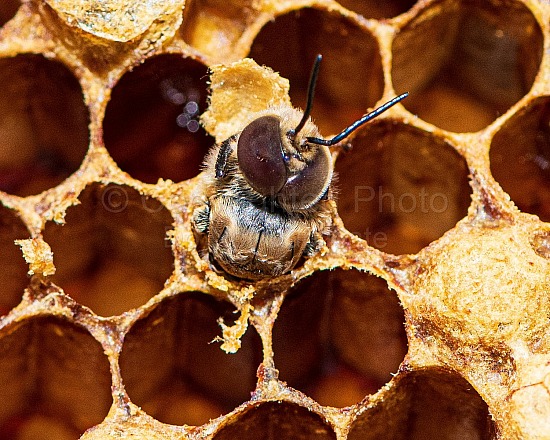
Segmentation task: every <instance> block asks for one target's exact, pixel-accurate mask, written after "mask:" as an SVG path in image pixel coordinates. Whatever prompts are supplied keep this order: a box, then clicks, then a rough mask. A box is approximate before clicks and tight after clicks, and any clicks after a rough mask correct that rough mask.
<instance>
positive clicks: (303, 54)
mask: <svg viewBox="0 0 550 440" xmlns="http://www.w3.org/2000/svg"><path fill="white" fill-rule="evenodd" d="M317 54H321V55H323V62H322V63H321V70H320V73H319V77H318V80H317V88H316V92H315V103H314V105H313V111H312V116H313V119H314V120H315V122H316V124H318V126H319V128H320V129H321V133H322V134H323V135H325V136H326V135H328V134H331V133H339V132H340V131H341V130H342V129H343V128H344V127H345V126H347V125H349V124H350V123H352V122H353V121H355V120H357V119H359V118H360V117H361V116H362V115H363V114H364V113H365V111H366V109H367V108H369V107H372V106H373V105H374V104H375V103H376V102H377V101H378V100H379V99H380V98H381V97H382V91H383V89H384V78H383V72H382V62H381V58H380V53H379V47H378V43H377V41H376V40H375V38H374V37H373V35H372V34H371V33H370V32H369V31H368V30H367V29H366V28H364V27H362V26H360V25H359V24H358V23H357V22H355V21H354V20H353V19H351V18H347V17H343V16H342V15H340V14H336V13H331V12H328V11H324V10H318V9H310V8H305V9H301V10H298V11H294V12H290V13H287V14H285V15H282V16H279V17H277V18H276V19H275V21H273V22H269V23H267V24H266V25H265V26H264V27H263V29H262V30H261V32H260V33H259V34H258V35H257V36H256V38H255V39H254V43H253V45H252V48H251V50H250V54H249V56H250V57H251V58H253V59H254V60H255V61H256V62H257V63H258V64H260V65H261V64H264V65H266V66H269V67H271V68H273V70H275V71H276V72H279V73H280V74H281V76H282V77H284V78H287V79H288V80H289V81H290V98H291V100H292V104H293V105H295V106H297V107H301V108H304V107H305V102H306V92H307V84H308V80H309V76H310V71H311V67H312V64H313V60H314V58H315V56H316V55H317Z"/></svg>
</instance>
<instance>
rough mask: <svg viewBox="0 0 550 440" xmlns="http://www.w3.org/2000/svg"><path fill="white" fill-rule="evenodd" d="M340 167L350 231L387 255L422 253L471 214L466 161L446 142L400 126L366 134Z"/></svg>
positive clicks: (341, 199)
mask: <svg viewBox="0 0 550 440" xmlns="http://www.w3.org/2000/svg"><path fill="white" fill-rule="evenodd" d="M352 145H353V148H352V150H351V151H349V152H344V153H342V154H341V155H340V156H339V157H338V160H337V161H336V172H337V173H338V182H337V188H338V200H337V204H338V213H339V214H340V217H342V220H343V221H344V225H345V227H346V228H347V229H348V230H349V231H350V232H352V233H353V234H355V235H357V236H358V237H360V238H363V239H365V240H367V242H368V243H369V244H370V245H371V246H374V247H376V248H378V249H380V250H383V251H384V252H388V253H393V254H406V253H416V252H418V251H420V250H421V249H422V248H423V247H424V246H426V245H428V244H429V243H430V242H432V241H434V240H436V239H438V238H439V237H441V236H442V235H443V234H444V233H445V232H446V231H447V230H449V229H451V228H453V227H454V225H455V224H456V222H457V221H458V220H460V219H461V218H463V217H464V216H466V214H467V212H468V206H469V204H470V194H471V188H470V186H469V184H468V167H467V164H466V161H465V160H464V159H463V158H462V157H461V156H460V155H459V154H458V153H457V152H456V151H455V150H454V149H453V148H452V147H451V146H450V145H449V144H447V143H446V142H445V141H443V140H441V139H439V138H436V137H434V136H432V135H431V134H429V133H426V132H423V131H420V130H418V129H416V128H412V127H409V126H405V125H402V124H399V123H393V122H391V121H390V122H378V123H372V124H370V125H367V126H365V128H363V129H361V131H360V133H359V134H358V136H357V137H356V138H355V139H354V140H353V142H352Z"/></svg>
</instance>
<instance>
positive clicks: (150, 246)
mask: <svg viewBox="0 0 550 440" xmlns="http://www.w3.org/2000/svg"><path fill="white" fill-rule="evenodd" d="M79 201H80V203H81V204H80V205H77V206H72V207H70V208H69V209H68V210H67V213H66V215H65V222H66V223H65V224H64V225H59V224H55V223H53V222H50V223H48V224H47V225H46V227H45V230H44V240H45V241H46V242H47V243H48V244H49V245H50V247H51V249H52V251H53V254H54V256H53V258H54V264H55V267H56V269H57V270H56V273H55V275H54V276H53V277H52V281H53V282H55V283H56V284H57V285H59V286H60V287H62V288H63V290H64V291H65V292H66V293H67V294H69V295H70V296H71V297H72V298H74V299H75V300H76V301H78V302H79V303H81V304H83V305H86V306H88V307H89V308H91V309H92V310H93V311H94V312H95V313H97V314H99V315H102V316H111V315H118V314H120V313H123V312H125V311H127V310H129V309H132V308H134V307H139V306H140V305H142V304H144V303H146V302H147V301H148V300H149V299H150V298H151V297H152V296H154V295H155V294H156V293H158V292H159V291H160V290H162V288H163V285H164V283H165V281H166V279H167V278H168V277H169V276H170V274H171V273H172V269H173V256H172V251H171V249H170V244H169V241H167V237H166V232H167V231H168V230H170V229H171V228H172V222H173V220H172V217H171V215H170V213H169V212H168V210H167V209H166V208H164V207H163V206H162V205H161V204H160V202H158V201H157V200H155V199H152V198H149V197H146V196H143V195H141V194H139V193H138V192H137V191H136V190H134V189H132V188H131V187H128V186H123V185H108V186H105V185H100V184H92V185H90V186H88V187H87V188H86V189H85V190H84V191H83V192H82V194H81V195H80V196H79Z"/></svg>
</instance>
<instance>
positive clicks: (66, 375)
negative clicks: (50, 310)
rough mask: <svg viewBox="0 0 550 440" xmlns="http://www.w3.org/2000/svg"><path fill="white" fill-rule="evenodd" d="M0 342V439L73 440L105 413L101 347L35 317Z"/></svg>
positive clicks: (107, 391)
mask: <svg viewBox="0 0 550 440" xmlns="http://www.w3.org/2000/svg"><path fill="white" fill-rule="evenodd" d="M3 334H4V336H3V337H2V338H0V401H1V402H2V404H1V405H0V439H2V440H4V439H5V440H7V439H46V438H52V439H53V438H55V439H56V440H71V439H76V438H78V437H79V436H80V435H81V434H82V433H83V432H84V431H85V430H86V429H88V428H90V427H92V426H94V425H96V424H98V423H100V422H101V421H102V420H103V419H104V418H105V417H106V416H107V413H108V411H109V408H110V406H111V403H112V398H111V373H110V370H109V361H108V360H107V357H106V356H105V355H104V353H103V349H102V347H101V345H100V344H99V343H98V342H97V341H95V340H94V339H93V338H92V336H91V335H90V334H89V333H88V332H86V331H85V330H83V329H82V328H80V327H77V326H75V325H72V324H68V323H67V322H65V321H63V320H61V319H58V318H34V319H31V320H28V321H26V322H25V323H24V324H20V325H18V326H17V327H14V328H12V329H11V331H6V329H4V331H3Z"/></svg>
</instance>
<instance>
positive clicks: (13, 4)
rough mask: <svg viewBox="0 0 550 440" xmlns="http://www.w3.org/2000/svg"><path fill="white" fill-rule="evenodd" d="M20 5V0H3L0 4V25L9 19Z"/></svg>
mask: <svg viewBox="0 0 550 440" xmlns="http://www.w3.org/2000/svg"><path fill="white" fill-rule="evenodd" d="M19 6H21V0H3V1H2V3H1V4H0V26H4V25H5V24H6V23H7V22H8V21H10V20H11V19H12V18H13V17H14V15H15V14H16V13H17V10H18V9H19Z"/></svg>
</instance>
